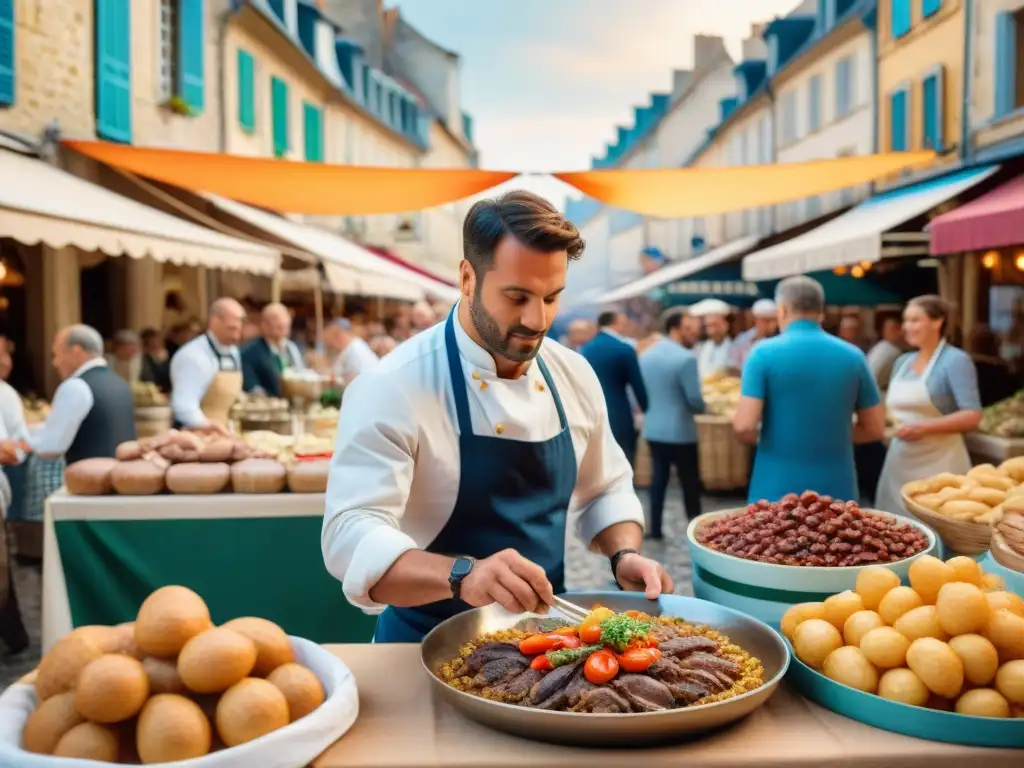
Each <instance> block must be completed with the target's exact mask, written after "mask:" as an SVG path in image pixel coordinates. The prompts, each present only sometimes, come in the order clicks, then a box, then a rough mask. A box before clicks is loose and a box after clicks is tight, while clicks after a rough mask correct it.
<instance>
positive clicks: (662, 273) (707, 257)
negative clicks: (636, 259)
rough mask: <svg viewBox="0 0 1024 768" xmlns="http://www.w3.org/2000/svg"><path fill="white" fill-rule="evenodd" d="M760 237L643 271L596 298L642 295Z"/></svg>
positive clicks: (728, 255) (608, 299) (726, 257)
mask: <svg viewBox="0 0 1024 768" xmlns="http://www.w3.org/2000/svg"><path fill="white" fill-rule="evenodd" d="M759 239H760V238H758V237H744V238H740V239H739V240H733V241H732V242H731V243H726V244H725V245H722V246H719V247H718V248H714V249H713V250H710V251H708V252H707V253H705V254H702V255H700V256H697V257H695V258H692V259H687V260H686V261H680V262H678V263H675V264H670V265H668V266H667V267H662V268H661V269H659V270H657V271H655V272H652V273H651V274H649V275H644V276H643V277H641V278H640V279H639V280H634V281H633V282H631V283H626V284H625V285H621V286H619V287H618V288H614V289H612V290H611V291H608V292H607V293H604V294H602V295H601V296H599V297H598V298H597V299H596V300H595V302H596V303H599V304H611V303H613V302H616V301H625V300H626V299H633V298H636V297H637V296H643V295H645V294H647V293H650V292H651V291H653V290H654V289H656V288H660V287H661V286H663V285H668V284H669V283H674V282H675V281H676V280H682V279H683V278H684V277H689V276H690V275H693V274H696V273H697V272H700V271H701V270H704V269H708V268H710V267H717V266H718V265H719V264H724V263H725V262H727V261H729V260H730V259H732V258H733V257H734V256H738V255H739V254H741V253H743V252H744V251H748V250H750V249H751V248H753V247H754V246H755V245H757V241H758V240H759Z"/></svg>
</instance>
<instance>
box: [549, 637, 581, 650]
mask: <svg viewBox="0 0 1024 768" xmlns="http://www.w3.org/2000/svg"><path fill="white" fill-rule="evenodd" d="M559 637H561V638H562V644H561V645H560V646H558V648H556V649H555V650H558V649H561V648H579V647H580V646H581V645H583V641H582V640H581V639H580V638H578V637H577V636H576V635H559Z"/></svg>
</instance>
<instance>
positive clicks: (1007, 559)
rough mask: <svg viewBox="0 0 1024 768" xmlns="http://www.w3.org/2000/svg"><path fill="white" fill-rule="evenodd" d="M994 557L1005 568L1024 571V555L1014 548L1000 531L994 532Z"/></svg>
mask: <svg viewBox="0 0 1024 768" xmlns="http://www.w3.org/2000/svg"><path fill="white" fill-rule="evenodd" d="M992 559H993V560H995V561H996V562H997V563H999V564H1000V565H1001V566H1003V567H1004V568H1009V569H1010V570H1011V571H1016V572H1017V573H1024V555H1021V554H1019V553H1018V552H1017V551H1016V550H1014V549H1012V548H1011V547H1010V545H1009V544H1007V543H1006V539H1005V538H1003V535H1002V534H1001V533H999V531H993V532H992Z"/></svg>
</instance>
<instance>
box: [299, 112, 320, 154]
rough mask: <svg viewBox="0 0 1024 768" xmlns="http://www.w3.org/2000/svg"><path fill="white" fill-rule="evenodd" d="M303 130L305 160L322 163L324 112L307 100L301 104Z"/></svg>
mask: <svg viewBox="0 0 1024 768" xmlns="http://www.w3.org/2000/svg"><path fill="white" fill-rule="evenodd" d="M302 118H303V124H304V128H303V130H304V132H305V149H306V160H308V161H309V162H311V163H322V162H323V160H324V112H323V110H322V109H321V108H320V107H318V106H316V105H315V104H310V103H309V102H308V101H307V102H304V103H303V105H302Z"/></svg>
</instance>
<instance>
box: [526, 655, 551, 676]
mask: <svg viewBox="0 0 1024 768" xmlns="http://www.w3.org/2000/svg"><path fill="white" fill-rule="evenodd" d="M530 669H536V670H538V671H539V672H547V671H548V670H550V669H554V667H552V666H551V659H549V658H548V655H547V654H546V653H542V654H541V655H540V656H534V657H533V661H531V662H530Z"/></svg>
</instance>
